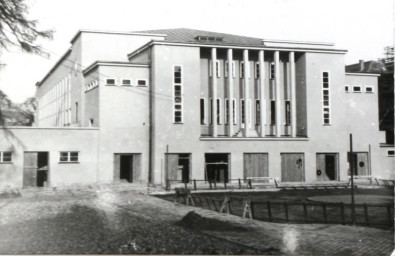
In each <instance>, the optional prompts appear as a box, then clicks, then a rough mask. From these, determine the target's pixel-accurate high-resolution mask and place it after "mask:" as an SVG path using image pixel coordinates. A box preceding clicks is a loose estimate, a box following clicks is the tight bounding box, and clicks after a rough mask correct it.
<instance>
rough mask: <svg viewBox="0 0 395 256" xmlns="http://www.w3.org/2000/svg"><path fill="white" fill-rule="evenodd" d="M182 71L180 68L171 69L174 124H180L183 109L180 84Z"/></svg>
mask: <svg viewBox="0 0 395 256" xmlns="http://www.w3.org/2000/svg"><path fill="white" fill-rule="evenodd" d="M181 77H182V70H181V66H174V67H173V81H174V87H173V90H174V95H173V104H174V120H173V121H174V123H182V122H183V114H182V113H183V111H182V110H183V109H182V103H183V99H182V84H181Z"/></svg>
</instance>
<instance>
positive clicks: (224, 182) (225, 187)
mask: <svg viewBox="0 0 395 256" xmlns="http://www.w3.org/2000/svg"><path fill="white" fill-rule="evenodd" d="M224 186H225V189H226V180H225V179H224Z"/></svg>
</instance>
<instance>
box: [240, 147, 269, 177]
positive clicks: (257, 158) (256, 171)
mask: <svg viewBox="0 0 395 256" xmlns="http://www.w3.org/2000/svg"><path fill="white" fill-rule="evenodd" d="M268 176H269V167H268V154H267V153H244V179H246V178H248V177H268Z"/></svg>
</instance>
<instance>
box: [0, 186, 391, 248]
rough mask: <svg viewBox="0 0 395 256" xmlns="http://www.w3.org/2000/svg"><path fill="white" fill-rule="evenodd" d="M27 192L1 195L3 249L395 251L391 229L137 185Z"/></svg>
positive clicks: (1, 245)
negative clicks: (305, 218)
mask: <svg viewBox="0 0 395 256" xmlns="http://www.w3.org/2000/svg"><path fill="white" fill-rule="evenodd" d="M22 195H23V196H22V197H19V198H7V199H2V200H0V230H2V232H1V233H0V254H119V253H122V254H244V255H246V254H260V255H262V254H264V255H278V254H281V255H390V254H391V252H392V250H393V245H394V243H393V241H394V234H393V231H390V230H382V229H374V228H364V227H351V226H342V225H316V224H314V225H287V224H277V223H266V222H260V221H255V220H249V219H242V218H240V217H237V216H232V215H226V214H219V213H216V212H214V211H209V210H205V209H200V208H195V207H186V206H183V205H179V204H174V203H172V202H169V201H165V200H161V199H159V198H155V197H151V196H148V195H145V194H143V193H142V192H136V191H134V192H133V191H120V190H119V189H110V188H99V189H84V190H70V191H69V190H64V191H44V192H36V191H30V192H28V193H22ZM191 211H194V212H195V214H193V215H192V219H190V220H186V219H185V218H184V216H185V215H187V214H188V213H189V212H191ZM183 218H184V219H183ZM188 221H196V223H198V224H199V225H195V226H194V228H192V225H188ZM199 221H200V222H199ZM213 221H214V222H213ZM204 223H210V225H204ZM188 226H191V227H188Z"/></svg>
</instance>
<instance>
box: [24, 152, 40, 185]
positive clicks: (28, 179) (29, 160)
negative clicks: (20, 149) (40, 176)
mask: <svg viewBox="0 0 395 256" xmlns="http://www.w3.org/2000/svg"><path fill="white" fill-rule="evenodd" d="M37 155H38V153H37V152H25V153H24V156H23V160H24V163H23V187H35V186H36V180H37V168H38V166H37Z"/></svg>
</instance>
